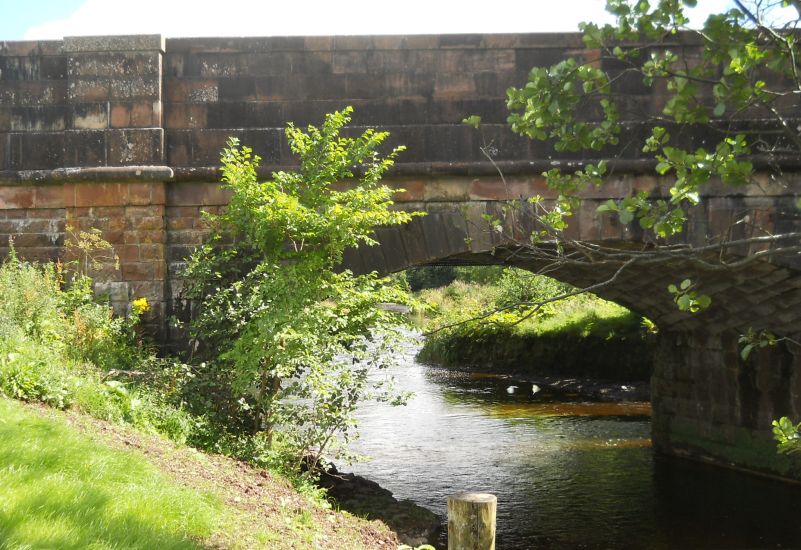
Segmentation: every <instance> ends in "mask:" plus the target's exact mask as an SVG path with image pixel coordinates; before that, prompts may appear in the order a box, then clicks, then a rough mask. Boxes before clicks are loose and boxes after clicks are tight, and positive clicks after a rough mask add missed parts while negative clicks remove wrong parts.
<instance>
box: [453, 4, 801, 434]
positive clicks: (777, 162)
mask: <svg viewBox="0 0 801 550" xmlns="http://www.w3.org/2000/svg"><path fill="white" fill-rule="evenodd" d="M695 4H696V2H695V0H658V1H652V2H649V1H647V0H608V1H607V4H606V5H607V10H608V11H609V12H610V13H612V14H613V15H614V16H615V17H616V20H617V21H616V24H614V25H604V26H598V25H596V24H593V23H584V24H582V25H581V27H580V28H581V31H582V32H583V40H584V43H585V45H586V46H587V48H588V50H586V51H588V52H597V54H588V55H587V56H585V57H581V58H580V57H573V58H569V59H566V60H564V61H561V62H559V63H557V64H555V65H553V66H550V67H535V68H533V69H532V70H531V71H530V73H529V79H528V82H527V84H526V85H525V86H523V87H519V88H511V89H509V91H508V92H507V105H508V108H509V111H510V116H509V119H508V120H509V124H510V126H511V129H512V130H513V131H514V132H516V133H517V134H520V135H522V136H527V137H529V138H531V139H534V140H539V141H544V142H548V143H550V144H551V145H552V146H553V148H554V149H555V150H556V151H557V152H585V153H594V154H595V157H596V158H597V157H601V158H608V159H610V160H609V161H601V162H589V163H584V164H583V165H581V166H580V167H578V168H576V169H574V170H572V171H568V170H564V169H561V168H554V169H551V170H549V171H547V172H546V173H545V174H544V176H545V178H546V181H547V184H548V186H549V187H550V188H551V189H553V190H556V191H557V192H558V198H557V199H556V200H555V201H554V203H553V204H552V205H551V204H548V203H547V202H546V201H543V200H542V199H541V198H539V197H535V198H533V199H530V200H528V201H522V202H520V201H518V202H515V203H512V204H510V205H509V207H508V212H509V216H510V217H511V219H512V224H513V225H514V224H517V225H518V228H517V230H514V231H509V232H508V234H507V235H506V238H507V240H508V241H511V242H513V243H514V245H515V250H514V253H513V254H514V255H515V257H517V258H526V259H527V260H529V261H530V263H536V264H538V265H543V266H545V267H544V268H543V271H544V272H550V271H553V270H554V269H555V268H557V267H559V266H570V265H582V266H594V265H597V266H604V267H606V268H610V267H611V270H608V271H606V273H607V274H608V275H607V276H604V278H603V279H602V280H598V281H596V282H595V283H594V284H592V285H590V286H587V287H585V288H581V289H577V290H575V291H570V292H569V293H563V294H561V295H560V296H557V297H554V298H549V299H548V300H546V301H538V302H531V303H528V304H525V305H527V306H528V307H529V311H530V315H533V314H535V313H536V311H537V310H538V309H539V308H541V307H543V306H544V305H545V303H546V302H551V301H553V300H558V299H561V298H563V297H565V296H567V295H570V294H574V293H578V292H584V291H588V290H589V291H596V290H599V289H602V288H603V287H604V286H608V285H610V284H612V283H614V282H615V280H616V279H617V278H618V276H619V275H620V274H621V273H622V272H624V271H626V270H627V269H631V268H632V267H633V266H635V265H640V266H643V265H659V264H660V263H664V262H665V261H666V260H670V259H677V260H682V261H687V262H690V263H694V264H697V265H700V266H704V268H707V269H717V270H725V269H733V268H736V267H740V266H743V265H745V264H747V263H749V262H753V261H757V260H759V259H764V258H767V257H770V256H773V255H780V254H788V253H797V252H798V251H800V250H801V233H798V232H788V233H783V234H772V233H769V232H766V231H765V232H762V233H759V232H758V231H757V233H756V234H755V235H754V236H752V237H749V238H745V239H738V240H736V241H735V240H733V239H730V238H728V237H727V236H726V235H725V234H724V235H720V236H719V237H718V238H717V239H715V240H714V241H712V242H710V243H708V244H706V245H704V246H702V247H696V246H692V245H691V244H676V243H675V241H671V237H674V236H676V235H677V234H679V233H681V232H682V231H683V230H684V229H685V226H686V222H687V218H688V216H687V213H688V211H689V210H690V209H692V208H694V207H695V206H697V205H698V204H699V201H700V197H701V193H702V190H703V189H704V187H705V186H707V185H709V184H710V183H711V182H722V183H723V184H725V185H730V186H739V185H745V184H749V183H752V182H754V181H755V174H756V172H757V171H758V170H761V171H762V172H768V173H769V174H770V177H771V178H772V180H773V181H776V182H778V183H780V184H781V183H782V182H783V171H782V170H783V167H784V166H786V165H787V164H788V163H790V164H794V165H797V164H798V160H799V154H801V125H799V120H800V119H801V117H799V115H798V113H799V110H798V108H799V99H801V47H799V38H801V35H799V34H798V32H797V30H796V28H797V26H798V24H799V23H801V3H799V2H790V1H787V0H784V1H779V0H750V1H748V0H734V2H733V4H734V5H733V7H732V8H731V9H729V10H727V11H725V12H722V13H716V14H713V15H711V16H710V17H709V18H708V19H707V21H706V23H705V24H704V26H703V28H701V29H696V30H693V29H689V28H688V23H689V19H688V17H687V15H686V9H687V8H688V7H692V6H695ZM788 13H790V14H791V16H788ZM609 67H614V68H613V69H609ZM624 83H627V84H629V85H630V84H635V85H636V86H639V87H641V88H642V89H643V90H645V91H643V92H642V93H651V92H652V91H653V90H655V89H657V90H660V93H661V94H662V96H663V97H664V103H663V105H662V106H661V109H660V110H659V111H658V112H652V111H649V110H647V109H641V108H639V107H637V105H632V103H631V102H630V101H627V97H626V95H627V94H625V93H620V92H619V91H618V90H619V89H620V86H621V85H623V84H624ZM755 121H756V122H755ZM465 122H466V123H468V124H471V125H473V126H476V127H479V126H480V122H481V121H480V118H479V117H475V116H474V117H469V118H467V119H465ZM698 136H703V138H704V142H702V141H701V140H700V139H698ZM483 151H484V154H485V155H486V156H487V158H488V159H489V160H490V161H492V162H494V160H493V148H492V146H491V144H490V145H487V146H485V147H483ZM631 151H638V158H639V160H638V162H639V163H640V166H643V165H645V164H649V165H650V166H651V167H652V168H653V170H654V172H655V173H656V174H657V175H660V176H666V177H670V178H672V185H671V186H670V188H669V195H668V197H666V198H662V197H659V198H654V197H651V196H650V195H649V194H648V193H647V192H640V193H637V194H634V195H632V196H629V197H625V198H622V199H620V200H609V201H608V202H606V203H605V204H602V205H601V206H600V207H599V208H598V211H599V212H601V213H604V214H605V215H614V216H617V217H618V218H619V220H620V222H621V223H622V224H624V225H630V224H636V225H637V226H639V230H641V231H642V234H643V239H644V240H645V241H646V243H647V244H648V246H647V247H643V248H638V249H636V250H633V249H611V248H605V247H603V246H600V245H598V244H595V243H588V242H581V241H577V240H574V239H570V238H569V237H567V235H566V233H565V230H566V229H567V228H568V226H569V224H570V223H571V217H572V215H573V214H574V212H576V211H577V209H578V208H579V206H580V202H581V199H580V194H581V192H582V191H584V190H585V189H587V188H588V187H591V186H597V187H600V186H603V185H604V182H605V178H606V177H608V176H609V175H611V174H613V172H614V170H615V169H616V166H619V165H622V164H623V161H622V159H623V158H624V157H625V156H626V155H627V152H631ZM499 172H500V171H499ZM500 175H501V178H503V174H502V173H501V174H500ZM797 206H798V207H799V208H801V200H799V202H798V205H797ZM522 219H527V220H533V221H534V223H533V224H532V223H530V224H529V225H528V227H531V226H533V227H535V229H534V230H533V231H531V232H525V233H524V234H525V238H523V239H521V238H519V237H518V238H516V235H519V234H521V233H522V232H521V231H520V229H519V227H520V225H521V224H520V220H522ZM488 222H489V223H490V224H491V225H492V226H493V228H494V229H499V230H502V231H504V227H505V226H504V223H503V220H498V219H488ZM739 223H746V224H747V223H752V222H751V221H749V220H747V219H744V220H739ZM755 229H758V228H756V227H755ZM754 244H759V245H760V247H759V250H757V251H755V252H749V253H748V254H746V255H742V254H740V253H739V252H736V249H737V247H738V246H739V247H742V246H743V245H754ZM668 291H669V292H670V293H671V294H672V295H673V299H674V301H675V303H676V305H677V306H678V307H679V308H680V309H682V310H685V311H690V312H696V311H699V310H702V309H704V308H706V307H708V306H709V305H710V302H711V300H710V297H709V296H707V295H705V294H703V293H702V292H701V290H700V289H699V288H697V287H696V285H695V282H694V281H692V280H691V279H689V278H686V279H684V280H682V281H676V282H675V284H672V285H670V287H669V288H668ZM509 307H519V304H517V305H515V306H509ZM496 311H497V310H496ZM493 313H494V312H488V313H487V314H486V315H483V316H482V317H489V316H490V315H491V314H493ZM517 322H519V321H517ZM444 328H447V327H444ZM790 336H792V335H782V336H780V337H777V336H775V335H773V334H770V333H767V332H765V331H757V330H751V331H745V332H744V334H743V335H742V337H741V343H742V345H743V355H744V357H747V355H748V353H750V352H751V350H753V349H757V348H759V347H764V346H766V345H773V344H775V343H776V342H778V341H781V340H784V341H788V342H792V343H795V344H798V342H796V340H793V339H792V338H790ZM791 427H792V426H791V424H789V423H788V422H786V421H782V422H781V425H780V428H781V429H780V430H779V431H781V432H782V433H785V432H786V433H785V436H787V434H792V433H796V432H795V431H794V430H790V431H789V432H787V430H788V429H790V428H791ZM782 430H784V431H782ZM786 439H787V437H785V440H786ZM791 439H792V438H791Z"/></svg>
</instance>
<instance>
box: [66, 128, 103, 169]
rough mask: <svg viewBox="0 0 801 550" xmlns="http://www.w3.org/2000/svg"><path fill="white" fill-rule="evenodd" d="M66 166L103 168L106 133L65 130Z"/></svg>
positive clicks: (101, 131)
mask: <svg viewBox="0 0 801 550" xmlns="http://www.w3.org/2000/svg"><path fill="white" fill-rule="evenodd" d="M64 164H65V165H66V166H81V167H91V166H105V165H106V133H105V132H104V131H103V130H67V131H66V132H64Z"/></svg>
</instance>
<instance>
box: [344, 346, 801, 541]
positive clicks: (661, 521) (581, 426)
mask: <svg viewBox="0 0 801 550" xmlns="http://www.w3.org/2000/svg"><path fill="white" fill-rule="evenodd" d="M411 351H412V352H413V351H414V350H411ZM391 374H392V375H394V377H395V378H396V380H397V383H398V389H401V390H406V391H412V392H414V394H415V397H414V398H413V399H412V400H411V401H410V402H409V403H408V405H407V406H405V407H392V406H391V405H388V404H375V403H370V404H367V405H365V406H364V407H363V409H362V411H361V422H362V430H361V432H362V438H361V440H360V441H359V442H358V444H357V448H356V450H357V451H358V452H361V453H362V454H365V455H369V456H371V457H372V460H370V461H369V462H363V463H358V464H355V465H353V466H352V467H351V469H352V470H353V471H355V472H356V473H358V474H361V475H364V476H366V477H368V478H370V479H372V480H373V481H376V482H378V483H379V484H380V485H382V486H383V487H385V488H387V489H389V490H390V491H392V492H393V493H394V494H395V496H396V498H398V499H411V500H413V501H414V502H416V503H417V504H420V505H422V506H425V507H427V508H429V509H431V510H433V511H434V512H436V513H437V514H439V515H440V516H441V517H442V519H443V522H444V521H445V516H446V501H447V497H448V495H451V494H455V493H459V492H463V491H482V492H490V493H494V494H495V495H497V497H498V524H497V548H498V549H499V550H504V549H527V548H626V549H629V548H632V549H633V548H681V549H684V548H688V549H689V548H692V549H694V548H699V549H700V548H725V549H730V548H801V520H799V516H798V510H799V505H801V487H798V486H794V485H786V484H783V483H779V482H775V481H771V480H766V479H762V478H758V477H755V476H750V475H747V474H741V473H736V472H733V471H728V470H724V469H718V468H712V467H706V466H702V465H698V464H694V463H690V462H686V461H680V460H669V459H664V458H659V457H656V456H654V454H653V452H652V450H651V445H650V439H649V436H650V420H649V413H650V406H649V405H648V404H647V403H598V402H589V401H586V400H585V399H582V398H581V397H579V396H576V395H569V394H557V393H552V392H547V391H539V392H536V393H535V392H533V391H532V386H531V384H530V383H524V382H522V381H515V380H514V379H512V378H506V377H498V376H492V375H480V374H468V373H460V372H454V371H453V370H446V369H442V368H437V367H430V366H425V365H421V364H418V363H416V362H415V361H414V360H413V353H410V354H409V355H408V356H407V357H406V358H405V359H404V361H403V362H402V364H400V365H398V366H396V367H393V368H392V369H391ZM443 542H444V541H440V544H443Z"/></svg>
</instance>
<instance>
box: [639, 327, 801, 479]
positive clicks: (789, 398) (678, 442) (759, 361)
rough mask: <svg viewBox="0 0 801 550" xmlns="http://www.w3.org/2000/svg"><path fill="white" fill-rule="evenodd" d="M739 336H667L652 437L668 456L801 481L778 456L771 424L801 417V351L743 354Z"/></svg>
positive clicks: (798, 468) (794, 467)
mask: <svg viewBox="0 0 801 550" xmlns="http://www.w3.org/2000/svg"><path fill="white" fill-rule="evenodd" d="M738 338H739V334H738V333H737V332H735V331H726V332H722V333H714V332H704V331H693V332H669V333H665V334H662V335H661V336H660V342H659V345H658V348H657V352H656V356H655V361H654V363H655V365H654V374H653V378H652V380H651V386H652V404H653V417H652V432H653V433H652V436H653V444H654V448H655V449H656V450H657V451H658V452H661V453H664V454H669V455H674V456H681V457H685V458H691V459H695V460H700V461H703V462H708V463H713V464H719V465H724V466H729V467H735V468H742V469H747V470H751V471H754V472H758V473H762V474H767V475H775V476H780V477H784V478H791V479H796V480H801V464H799V462H798V461H797V460H795V459H794V458H792V457H788V456H786V455H780V454H778V453H777V452H776V442H775V441H774V440H773V438H772V435H771V422H772V421H773V420H774V419H778V418H779V417H781V416H789V417H791V418H799V416H801V348H798V346H795V345H794V344H789V345H787V344H785V343H784V342H780V343H779V344H777V345H776V346H774V347H766V348H762V349H759V350H754V351H753V352H752V353H751V354H750V356H749V357H748V358H747V359H743V358H742V357H741V355H740V349H741V345H740V344H739V343H738Z"/></svg>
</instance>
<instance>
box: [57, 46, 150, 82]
mask: <svg viewBox="0 0 801 550" xmlns="http://www.w3.org/2000/svg"><path fill="white" fill-rule="evenodd" d="M160 70H161V55H160V54H159V53H157V52H153V53H130V52H119V53H117V52H115V53H100V52H96V53H95V52H93V53H85V54H80V55H73V56H71V57H70V58H69V63H68V68H67V71H68V75H69V76H70V77H109V78H126V77H132V76H145V75H158V74H159V72H160Z"/></svg>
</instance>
